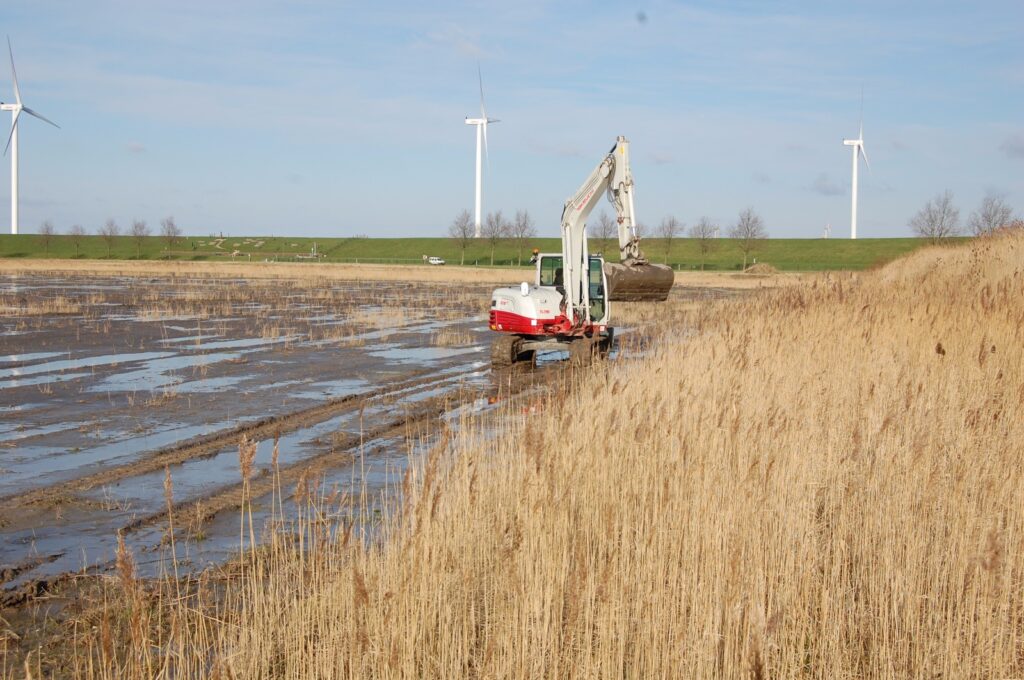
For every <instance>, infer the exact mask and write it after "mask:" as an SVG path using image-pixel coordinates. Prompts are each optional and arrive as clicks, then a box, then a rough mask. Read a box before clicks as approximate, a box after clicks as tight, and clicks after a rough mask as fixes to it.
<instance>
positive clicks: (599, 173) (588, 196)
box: [562, 135, 675, 323]
mask: <svg viewBox="0 0 1024 680" xmlns="http://www.w3.org/2000/svg"><path fill="white" fill-rule="evenodd" d="M633 192H634V185H633V173H632V172H631V171H630V168H629V140H627V139H626V138H625V137H623V136H621V135H620V136H619V138H618V139H617V140H616V141H615V145H614V146H613V147H612V148H611V150H610V151H609V152H608V153H607V154H606V155H605V157H604V158H603V159H601V162H600V163H598V164H597V167H596V168H594V171H593V172H591V173H590V176H589V177H587V179H586V180H585V181H584V182H583V184H582V185H581V186H580V188H579V189H578V190H577V191H576V193H575V194H573V195H572V197H570V198H569V200H568V201H566V202H565V207H564V208H563V209H562V253H563V256H564V258H565V261H564V268H565V271H564V277H565V278H564V280H565V291H566V298H567V306H571V308H572V310H573V315H572V318H573V319H574V321H575V322H576V323H581V320H582V319H586V318H587V310H589V308H590V299H589V286H588V283H589V279H588V274H587V267H588V263H589V258H588V255H589V253H588V248H587V230H586V222H587V219H588V218H589V217H590V213H591V212H592V211H593V210H594V208H595V207H596V206H597V204H598V202H599V201H600V200H601V198H602V197H603V196H605V195H607V197H608V200H609V201H610V202H611V204H612V205H613V206H614V207H615V213H616V215H617V218H618V219H617V221H618V227H619V260H620V264H613V263H605V273H606V275H607V278H608V286H609V288H610V289H611V290H610V291H608V295H609V300H612V301H615V300H630V301H633V300H664V299H665V298H667V297H668V292H669V289H670V288H671V287H672V284H673V282H674V281H675V275H674V274H673V273H672V270H671V269H670V268H668V267H665V266H662V265H652V264H650V263H649V262H648V261H647V258H645V257H644V254H643V251H642V250H640V238H639V236H638V235H637V233H636V209H635V208H634V204H633Z"/></svg>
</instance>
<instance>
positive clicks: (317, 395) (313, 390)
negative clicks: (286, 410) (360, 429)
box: [288, 378, 369, 399]
mask: <svg viewBox="0 0 1024 680" xmlns="http://www.w3.org/2000/svg"><path fill="white" fill-rule="evenodd" d="M368 386H369V383H367V382H366V381H365V380H360V379H358V378H343V379H341V380H325V381H323V382H315V383H309V384H307V387H306V389H304V390H297V391H290V392H288V396H289V397H292V398H295V399H323V398H325V397H328V398H332V399H333V398H338V397H347V396H349V395H351V394H358V393H359V392H361V391H363V390H364V389H365V388H366V387H368Z"/></svg>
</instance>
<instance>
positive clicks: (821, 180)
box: [811, 172, 846, 196]
mask: <svg viewBox="0 0 1024 680" xmlns="http://www.w3.org/2000/svg"><path fill="white" fill-rule="evenodd" d="M811 191H813V192H815V193H818V194H821V195H822V196H842V195H843V194H845V193H846V188H845V187H842V186H840V185H839V184H837V183H835V182H833V181H832V180H830V179H829V177H828V173H825V172H823V173H821V174H819V175H818V177H817V178H816V179H815V180H814V183H813V184H812V185H811Z"/></svg>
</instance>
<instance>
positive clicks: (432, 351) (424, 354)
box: [367, 347, 484, 363]
mask: <svg viewBox="0 0 1024 680" xmlns="http://www.w3.org/2000/svg"><path fill="white" fill-rule="evenodd" d="M483 350H484V348H483V347H396V348H393V349H375V350H370V351H368V352H367V354H370V355H372V356H375V357H380V358H381V359H388V360H391V361H397V362H399V363H422V362H425V361H437V360H438V359H447V358H449V357H455V356H459V355H462V354H473V353H476V352H482V351H483Z"/></svg>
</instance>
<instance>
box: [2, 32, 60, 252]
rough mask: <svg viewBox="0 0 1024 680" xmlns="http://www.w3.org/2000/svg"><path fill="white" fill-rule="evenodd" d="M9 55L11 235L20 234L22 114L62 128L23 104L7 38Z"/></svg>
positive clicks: (8, 144) (7, 106) (5, 150)
mask: <svg viewBox="0 0 1024 680" xmlns="http://www.w3.org/2000/svg"><path fill="white" fill-rule="evenodd" d="M7 53H8V54H9V55H10V56H11V80H12V81H13V82H14V103H13V104H4V103H3V102H0V111H10V112H11V134H10V135H9V136H8V137H7V146H5V147H4V155H6V154H7V150H8V149H10V150H11V233H12V234H17V233H18V118H19V117H20V116H21V114H22V112H24V113H27V114H28V115H30V116H35V117H36V118H38V119H39V120H42V121H45V122H47V123H49V124H50V125H52V126H53V127H55V128H60V126H59V125H57V124H56V123H54V122H53V121H52V120H50V119H48V118H46V117H45V116H43V115H42V114H39V113H36V112H35V111H33V110H32V109H30V108H28V107H27V106H24V105H22V103H21V90H20V89H18V73H17V71H15V70H14V50H13V49H11V39H10V37H8V38H7Z"/></svg>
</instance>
